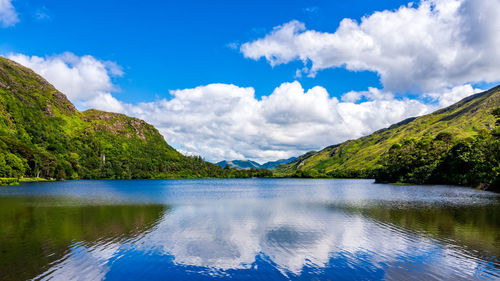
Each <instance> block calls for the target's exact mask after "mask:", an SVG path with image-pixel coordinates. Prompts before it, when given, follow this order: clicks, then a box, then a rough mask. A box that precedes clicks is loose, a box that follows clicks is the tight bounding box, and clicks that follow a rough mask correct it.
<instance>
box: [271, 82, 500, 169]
mask: <svg viewBox="0 0 500 281" xmlns="http://www.w3.org/2000/svg"><path fill="white" fill-rule="evenodd" d="M499 106H500V86H499V87H495V88H493V89H491V90H489V91H486V92H483V93H479V94H476V95H473V96H470V97H467V98H465V99H463V100H462V101H460V102H458V103H456V104H454V105H451V106H449V107H446V108H443V109H441V110H438V111H436V112H434V113H431V114H428V115H424V116H420V117H417V118H410V119H407V120H404V121H402V122H400V123H398V124H394V125H392V126H390V127H389V128H386V129H382V130H379V131H376V132H374V133H373V134H371V135H369V136H366V137H362V138H359V139H356V140H348V141H346V142H343V143H340V144H337V145H332V146H329V147H326V148H324V149H323V150H321V151H311V152H308V153H306V154H304V155H302V156H300V157H298V158H297V159H295V160H294V161H292V162H291V163H289V164H287V165H280V166H278V167H277V168H276V169H275V170H274V173H275V175H277V176H313V177H316V176H326V177H372V176H373V171H375V170H376V169H378V168H380V167H381V164H380V160H381V157H383V155H384V154H386V153H387V152H388V151H389V149H390V148H391V147H392V146H393V145H394V144H398V143H401V142H403V141H404V140H406V139H410V138H412V139H424V138H434V137H436V136H437V135H438V134H439V133H449V134H451V135H452V136H453V138H454V139H465V138H468V137H473V136H476V135H477V134H478V133H480V132H481V131H484V130H488V131H490V130H492V129H493V128H494V127H495V117H494V116H493V115H492V114H491V112H492V111H493V109H495V108H497V107H499Z"/></svg>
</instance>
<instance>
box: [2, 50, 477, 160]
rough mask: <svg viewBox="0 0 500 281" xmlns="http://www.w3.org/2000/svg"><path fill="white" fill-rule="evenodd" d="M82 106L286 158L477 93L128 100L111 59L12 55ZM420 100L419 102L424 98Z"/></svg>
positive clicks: (212, 91) (221, 91)
mask: <svg viewBox="0 0 500 281" xmlns="http://www.w3.org/2000/svg"><path fill="white" fill-rule="evenodd" d="M9 58H11V59H14V60H15V61H17V62H19V63H21V64H23V65H25V66H27V67H30V68H32V69H33V70H34V71H35V72H37V73H39V74H40V75H42V76H43V77H45V78H46V79H47V80H48V81H49V82H50V83H52V84H53V85H55V87H56V88H58V89H59V90H60V91H62V92H63V93H65V94H67V95H68V98H69V99H70V100H71V101H72V102H74V103H76V104H77V105H80V106H81V107H83V108H97V109H101V110H107V111H113V112H120V113H125V114H128V115H131V116H135V117H138V118H141V119H143V120H145V121H147V122H149V123H151V124H153V125H154V126H155V127H157V128H158V129H159V131H160V132H161V133H162V135H163V136H164V137H165V139H166V141H167V142H168V143H169V144H171V145H173V146H174V147H175V148H176V149H179V150H180V151H181V152H182V153H184V154H194V155H201V156H203V157H205V158H206V159H207V160H209V161H220V160H223V159H230V160H232V159H252V160H256V161H259V162H265V161H269V160H276V159H282V158H288V157H291V156H296V155H299V154H302V153H305V152H307V151H310V150H318V149H321V148H323V147H325V146H328V145H332V144H336V143H339V142H342V141H345V140H348V139H353V138H357V137H361V136H363V135H367V134H370V133H372V132H373V131H375V130H378V129H381V128H384V127H387V126H389V125H391V124H393V123H396V122H399V121H401V120H403V119H405V118H408V117H413V116H418V115H422V114H425V113H429V112H431V111H433V110H435V109H437V108H439V107H441V106H446V105H448V104H450V103H453V102H455V101H457V99H459V98H463V97H465V96H467V95H470V94H473V93H475V92H477V91H478V90H477V89H474V88H473V87H472V86H470V85H465V86H459V87H455V88H449V89H446V91H444V92H430V93H429V94H426V95H425V96H424V98H425V99H431V100H433V101H435V102H434V103H432V104H428V103H425V102H424V101H421V100H416V99H409V98H402V97H398V96H396V95H395V94H393V93H392V92H390V91H387V90H385V89H376V88H368V89H367V90H366V91H361V92H348V93H345V94H344V95H343V96H342V97H341V98H340V100H339V99H338V98H336V97H333V95H332V94H331V93H328V91H327V90H326V89H325V88H323V87H320V86H316V87H313V88H311V89H304V88H303V87H302V85H301V84H300V83H299V82H297V81H295V82H291V83H282V84H281V85H279V86H278V87H277V88H276V89H274V91H273V92H272V93H267V95H265V96H262V97H261V98H257V97H256V95H255V90H254V88H252V87H239V86H236V85H231V84H209V85H204V86H199V87H195V88H191V89H179V90H172V91H170V97H169V98H168V99H167V98H164V99H159V100H156V101H151V102H142V103H138V104H128V103H125V102H123V101H120V100H119V99H117V98H116V97H115V96H113V91H115V89H116V86H114V85H113V82H112V77H113V76H116V75H118V76H120V75H123V72H122V70H121V68H120V67H119V66H118V65H117V64H115V63H110V62H106V61H102V60H99V59H96V58H94V57H92V56H82V57H78V56H75V55H73V54H71V53H66V54H62V55H56V56H51V57H44V58H42V57H36V56H26V55H22V54H13V55H10V56H9ZM425 99H424V100H425Z"/></svg>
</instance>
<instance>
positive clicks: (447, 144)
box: [376, 107, 500, 191]
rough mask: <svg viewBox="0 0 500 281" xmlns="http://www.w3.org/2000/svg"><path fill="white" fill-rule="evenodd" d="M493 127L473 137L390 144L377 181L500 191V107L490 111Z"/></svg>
mask: <svg viewBox="0 0 500 281" xmlns="http://www.w3.org/2000/svg"><path fill="white" fill-rule="evenodd" d="M492 113H493V115H495V116H496V118H497V121H496V123H497V127H496V128H495V129H493V130H483V131H481V132H479V134H478V135H476V136H474V137H469V138H465V139H455V138H454V136H453V135H452V134H449V133H440V134H439V135H437V136H436V137H435V138H423V139H419V140H416V139H406V140H404V141H403V142H401V143H398V144H394V145H393V146H392V147H391V148H390V149H389V151H388V153H386V154H385V155H384V156H383V158H382V160H381V164H382V167H381V168H380V169H379V170H378V171H377V172H376V180H377V181H379V182H402V183H417V184H431V183H432V184H461V185H469V186H479V185H482V187H483V188H488V189H491V190H498V191H500V134H499V132H500V126H498V125H500V107H499V108H497V109H495V110H493V111H492Z"/></svg>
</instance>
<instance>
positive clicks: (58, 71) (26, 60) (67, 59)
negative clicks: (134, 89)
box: [7, 53, 123, 111]
mask: <svg viewBox="0 0 500 281" xmlns="http://www.w3.org/2000/svg"><path fill="white" fill-rule="evenodd" d="M7 57H8V58H9V59H11V60H14V61H16V62H18V63H20V64H22V65H24V66H26V67H29V68H31V69H33V71H35V72H36V73H38V74H40V75H41V76H43V77H44V78H45V79H47V80H48V81H49V82H50V83H52V84H53V85H54V86H55V87H56V88H57V89H58V90H60V91H61V92H63V93H65V94H66V95H67V96H68V98H69V99H70V100H71V101H72V102H74V103H76V105H77V106H80V107H82V106H83V107H98V108H99V109H103V110H109V111H121V110H123V109H122V108H121V105H120V103H119V102H118V101H117V100H116V99H115V98H114V97H112V96H111V92H112V91H116V87H115V86H114V85H113V83H112V81H111V78H112V77H113V76H122V75H123V72H122V70H121V67H120V66H118V65H117V64H116V63H114V62H110V61H101V60H98V59H96V58H94V57H92V56H88V55H87V56H81V57H78V56H76V55H74V54H72V53H63V54H60V55H55V56H50V57H44V58H42V57H37V56H31V57H30V56H26V55H23V54H10V55H8V56H7Z"/></svg>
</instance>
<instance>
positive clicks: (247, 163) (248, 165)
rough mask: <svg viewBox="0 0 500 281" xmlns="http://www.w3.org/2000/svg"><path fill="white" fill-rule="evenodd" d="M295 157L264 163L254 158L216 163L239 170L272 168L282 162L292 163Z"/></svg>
mask: <svg viewBox="0 0 500 281" xmlns="http://www.w3.org/2000/svg"><path fill="white" fill-rule="evenodd" d="M294 159H295V157H292V158H288V159H280V160H276V161H269V162H266V163H264V164H259V163H257V162H255V161H252V160H233V161H227V160H224V161H220V162H217V163H215V164H216V165H219V166H221V167H223V168H225V167H226V166H228V167H229V168H234V169H238V170H246V169H267V170H272V169H274V168H276V167H277V166H278V165H280V164H286V163H290V162H292V161H293V160H294Z"/></svg>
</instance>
